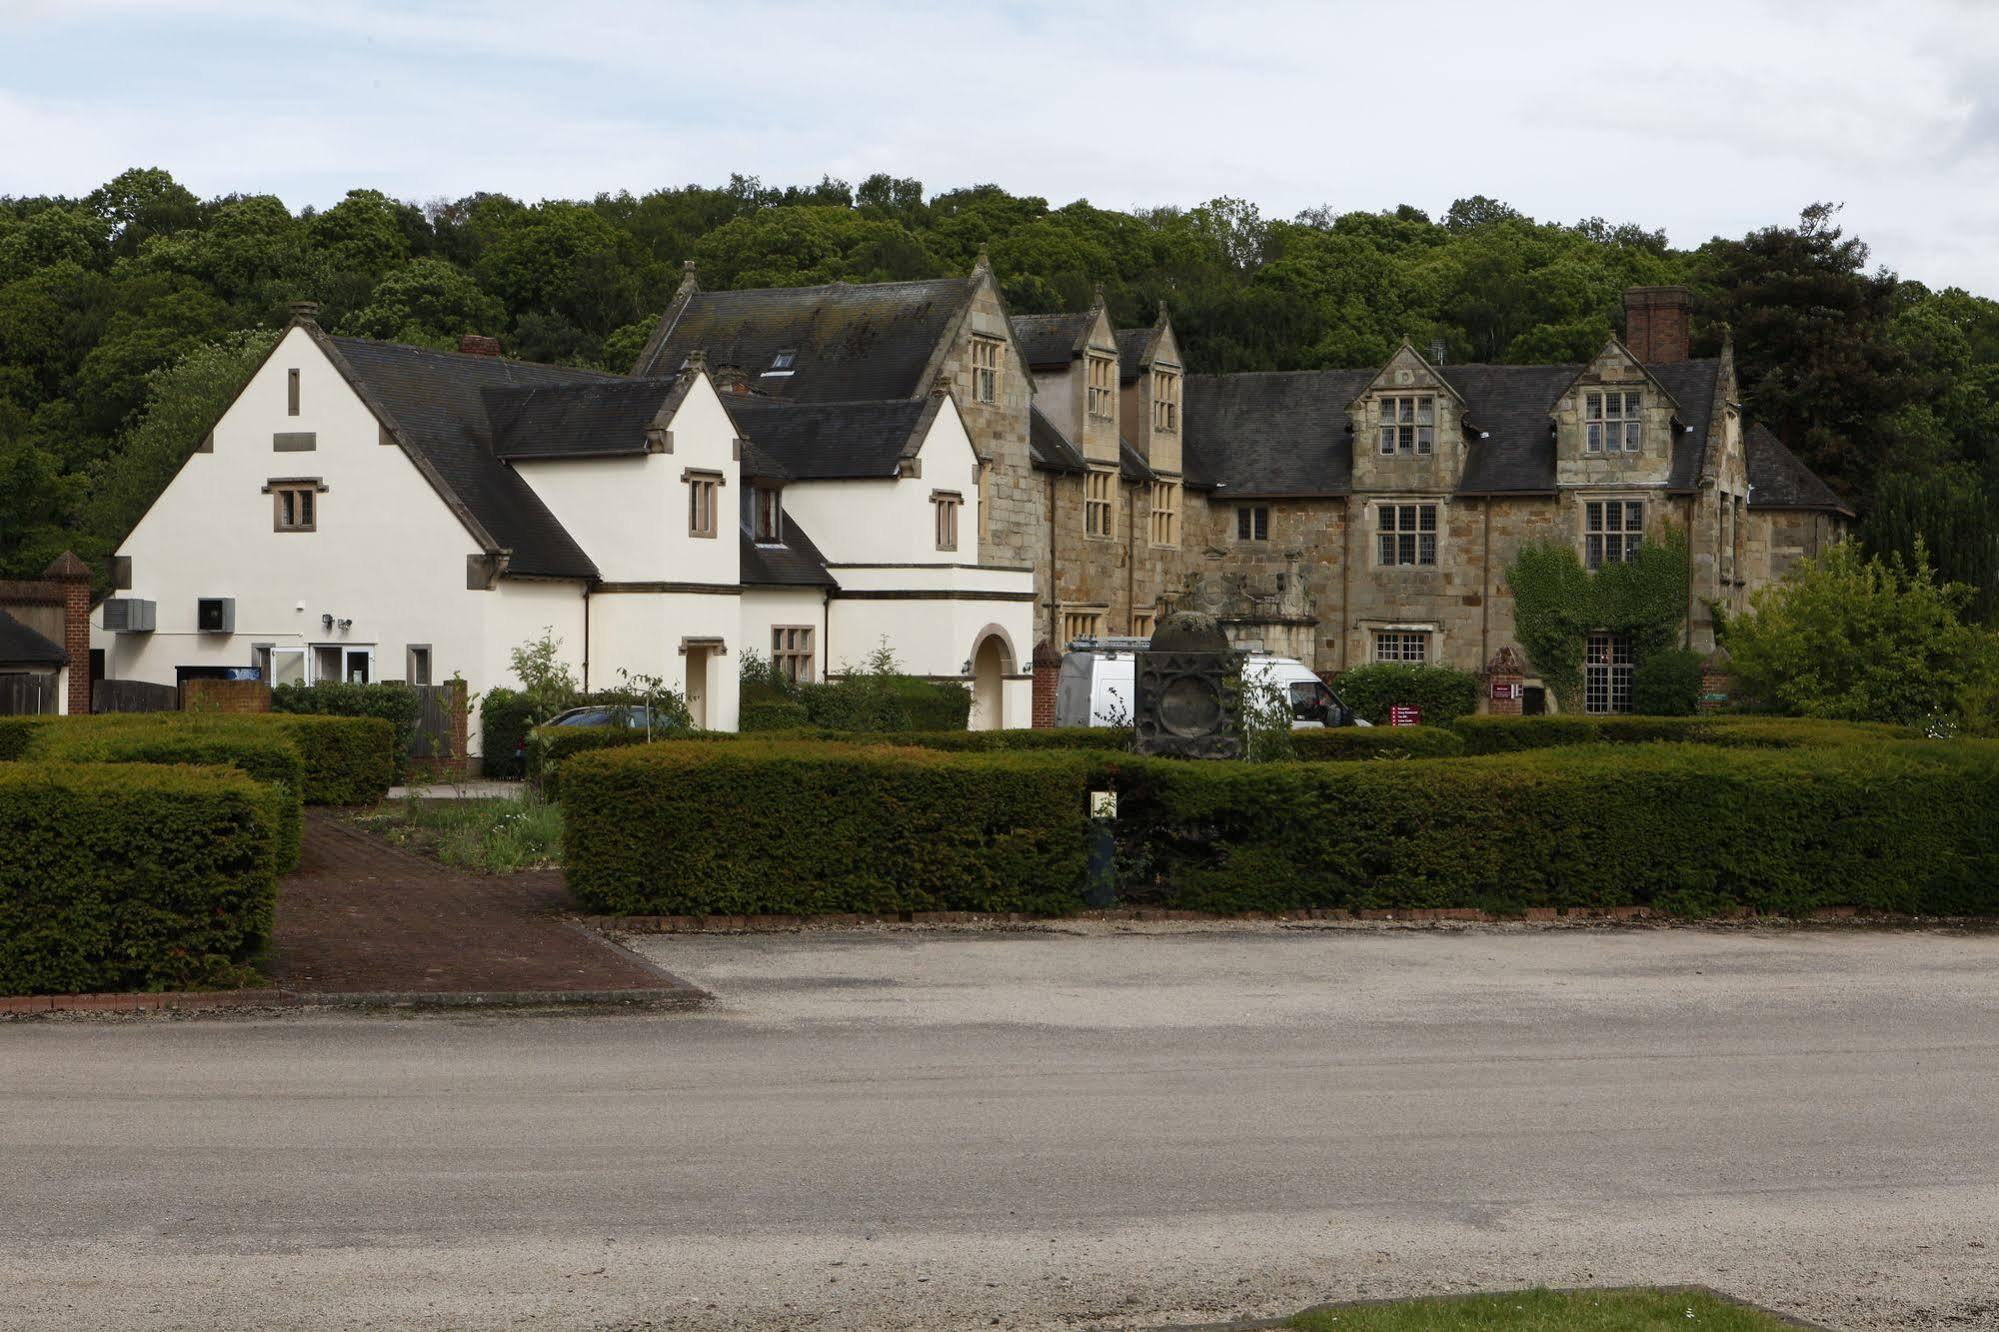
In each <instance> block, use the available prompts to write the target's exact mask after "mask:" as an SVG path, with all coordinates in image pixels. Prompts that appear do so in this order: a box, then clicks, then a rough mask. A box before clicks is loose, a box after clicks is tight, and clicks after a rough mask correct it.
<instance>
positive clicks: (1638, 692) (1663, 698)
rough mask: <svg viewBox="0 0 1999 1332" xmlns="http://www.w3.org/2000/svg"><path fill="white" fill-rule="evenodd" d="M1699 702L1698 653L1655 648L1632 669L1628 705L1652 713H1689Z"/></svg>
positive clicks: (1699, 672) (1685, 714)
mask: <svg viewBox="0 0 1999 1332" xmlns="http://www.w3.org/2000/svg"><path fill="white" fill-rule="evenodd" d="M1700 706H1701V654H1700V653H1698V652H1693V651H1690V650H1689V649H1687V648H1668V649H1666V650H1665V651H1663V652H1654V653H1652V654H1651V655H1650V656H1648V657H1646V658H1645V660H1643V661H1641V662H1639V663H1638V665H1637V666H1636V667H1635V668H1634V669H1633V670H1632V672H1631V707H1632V709H1633V710H1634V711H1636V712H1640V713H1644V714H1646V715H1648V716H1653V717H1690V716H1692V715H1693V714H1694V713H1696V712H1698V711H1700Z"/></svg>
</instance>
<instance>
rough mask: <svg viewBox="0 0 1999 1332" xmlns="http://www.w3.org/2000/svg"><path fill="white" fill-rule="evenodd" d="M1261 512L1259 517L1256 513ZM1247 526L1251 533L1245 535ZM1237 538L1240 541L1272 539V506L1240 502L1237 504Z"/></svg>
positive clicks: (1245, 542)
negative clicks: (1244, 531)
mask: <svg viewBox="0 0 1999 1332" xmlns="http://www.w3.org/2000/svg"><path fill="white" fill-rule="evenodd" d="M1257 514H1261V515H1262V517H1261V518H1260V519H1259V518H1257V517H1256V516H1255V515H1257ZM1245 528H1247V529H1248V530H1249V535H1248V536H1244V535H1243V530H1244V529H1245ZM1235 539H1236V540H1237V541H1238V542H1240V543H1244V544H1247V543H1250V542H1257V541H1268V540H1270V506H1269V505H1268V504H1238V505H1236V506H1235Z"/></svg>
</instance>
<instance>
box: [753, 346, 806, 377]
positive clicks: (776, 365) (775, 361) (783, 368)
mask: <svg viewBox="0 0 1999 1332" xmlns="http://www.w3.org/2000/svg"><path fill="white" fill-rule="evenodd" d="M797 361H798V351H797V349H796V348H792V347H787V348H786V349H785V350H783V351H781V352H779V353H778V354H777V355H775V356H773V357H771V358H770V369H768V370H766V371H764V374H766V375H788V374H790V373H791V372H792V371H793V370H794V369H796V368H797ZM760 377H761V376H760Z"/></svg>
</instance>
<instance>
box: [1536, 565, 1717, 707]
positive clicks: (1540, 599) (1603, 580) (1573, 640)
mask: <svg viewBox="0 0 1999 1332" xmlns="http://www.w3.org/2000/svg"><path fill="white" fill-rule="evenodd" d="M1506 583H1507V586H1508V587H1510V588H1512V590H1513V623H1514V632H1515V633H1516V634H1517V635H1518V636H1519V638H1520V646H1522V647H1524V648H1526V649H1527V656H1528V658H1529V659H1530V660H1531V661H1532V662H1533V664H1534V668H1535V669H1536V670H1538V671H1539V672H1540V673H1541V678H1542V679H1543V680H1545V681H1547V683H1548V685H1549V686H1550V687H1551V688H1552V689H1554V691H1555V697H1556V698H1558V699H1560V700H1561V703H1562V706H1563V707H1564V708H1565V709H1579V708H1580V707H1581V705H1582V682H1583V656H1584V654H1585V653H1586V652H1587V651H1588V648H1589V636H1590V634H1592V633H1596V632H1601V631H1606V630H1607V631H1609V632H1610V633H1614V634H1623V635H1625V636H1626V637H1627V638H1629V639H1630V641H1631V653H1632V657H1633V659H1634V660H1636V661H1640V662H1642V661H1644V660H1645V659H1646V658H1647V657H1648V656H1651V655H1652V654H1653V653H1656V652H1660V651H1663V650H1665V649H1667V648H1670V647H1672V646H1673V645H1674V642H1675V640H1677V639H1678V637H1679V632H1680V625H1681V623H1682V622H1683V621H1685V619H1686V615H1687V538H1686V534H1685V533H1684V532H1682V531H1680V530H1679V529H1678V528H1673V529H1671V530H1669V531H1668V532H1667V534H1666V536H1665V537H1664V538H1663V539H1662V540H1659V541H1656V542H1651V543H1649V544H1647V545H1645V546H1642V547H1640V549H1639V551H1638V553H1637V554H1636V555H1634V556H1633V557H1632V558H1631V559H1629V560H1627V561H1625V562H1624V563H1622V564H1606V565H1604V566H1603V567H1602V568H1600V569H1594V570H1592V569H1585V568H1584V567H1583V563H1582V561H1581V560H1580V559H1578V558H1577V556H1576V552H1575V548H1574V547H1573V546H1569V545H1566V544H1563V543H1561V542H1554V541H1548V542H1539V543H1536V544H1534V545H1530V546H1526V547H1523V548H1522V549H1521V551H1520V553H1519V555H1518V556H1516V557H1515V558H1514V560H1513V563H1511V564H1510V565H1508V566H1507V568H1506Z"/></svg>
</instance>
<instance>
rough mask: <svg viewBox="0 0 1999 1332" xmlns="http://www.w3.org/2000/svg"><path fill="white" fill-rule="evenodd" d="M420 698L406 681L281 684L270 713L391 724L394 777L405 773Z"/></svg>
mask: <svg viewBox="0 0 1999 1332" xmlns="http://www.w3.org/2000/svg"><path fill="white" fill-rule="evenodd" d="M422 709H423V704H422V700H421V699H420V697H419V696H418V694H417V692H416V690H414V689H411V688H410V687H409V686H408V685H406V684H347V683H344V682H341V681H338V680H323V681H321V682H320V683H318V684H311V685H308V684H283V685H279V686H278V687H277V688H275V689H273V690H272V691H271V710H272V711H273V712H286V713H303V714H309V715H312V716H319V717H380V718H381V719H382V720H383V721H386V722H388V723H389V724H390V725H391V726H393V727H395V734H396V780H397V781H401V780H403V779H404V778H405V777H407V776H409V767H410V751H411V749H412V748H414V745H415V740H416V724H417V717H418V714H419V713H420V712H421V711H422Z"/></svg>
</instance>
